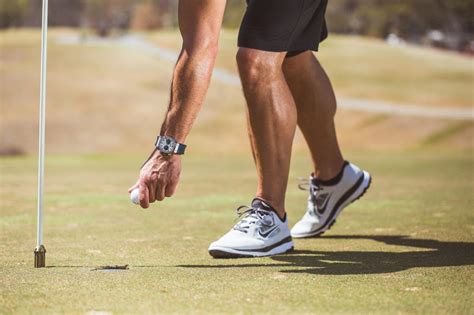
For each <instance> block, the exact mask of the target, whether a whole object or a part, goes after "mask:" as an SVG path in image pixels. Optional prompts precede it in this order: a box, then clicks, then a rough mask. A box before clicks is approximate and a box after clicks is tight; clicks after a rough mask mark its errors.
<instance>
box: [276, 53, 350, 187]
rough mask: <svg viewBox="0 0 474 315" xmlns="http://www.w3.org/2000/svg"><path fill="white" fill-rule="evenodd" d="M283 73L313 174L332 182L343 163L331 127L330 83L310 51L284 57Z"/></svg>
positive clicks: (333, 106) (333, 103)
mask: <svg viewBox="0 0 474 315" xmlns="http://www.w3.org/2000/svg"><path fill="white" fill-rule="evenodd" d="M283 71H284V73H285V78H286V81H287V82H288V85H289V87H290V89H291V92H292V94H293V97H294V100H295V102H296V109H297V112H298V126H299V127H300V129H301V131H302V132H303V135H304V137H305V139H306V142H307V143H308V146H309V149H310V151H311V156H312V158H313V163H314V175H315V176H316V177H317V178H320V179H322V180H327V179H331V178H333V177H334V176H336V175H337V174H338V173H339V171H340V170H341V168H342V165H343V163H344V160H343V157H342V154H341V151H340V149H339V144H338V142H337V136H336V128H335V126H334V115H335V114H336V97H335V95H334V91H333V88H332V85H331V82H330V81H329V78H328V76H327V75H326V73H325V72H324V69H323V68H322V67H321V65H320V63H319V62H318V60H317V59H316V57H315V56H314V55H313V53H312V52H310V51H307V52H304V53H301V54H299V55H296V56H294V57H290V58H286V59H285V61H284V63H283Z"/></svg>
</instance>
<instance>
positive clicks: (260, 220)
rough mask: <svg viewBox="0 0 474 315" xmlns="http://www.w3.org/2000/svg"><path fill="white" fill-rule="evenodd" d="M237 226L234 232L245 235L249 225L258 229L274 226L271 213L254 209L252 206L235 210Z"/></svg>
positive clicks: (243, 206) (244, 206)
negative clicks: (253, 225)
mask: <svg viewBox="0 0 474 315" xmlns="http://www.w3.org/2000/svg"><path fill="white" fill-rule="evenodd" d="M236 212H237V219H236V221H238V223H237V224H235V226H234V230H237V231H240V232H243V233H247V231H248V229H249V228H250V225H252V224H255V225H257V226H258V227H270V226H273V225H274V221H273V216H272V215H271V213H272V211H268V210H263V209H262V208H255V207H252V206H247V205H242V206H240V207H238V208H237V210H236Z"/></svg>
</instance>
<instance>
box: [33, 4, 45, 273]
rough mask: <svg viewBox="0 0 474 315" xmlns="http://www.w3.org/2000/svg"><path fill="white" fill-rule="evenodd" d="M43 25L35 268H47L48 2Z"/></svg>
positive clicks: (43, 12) (43, 14) (43, 11)
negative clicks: (44, 236) (44, 194)
mask: <svg viewBox="0 0 474 315" xmlns="http://www.w3.org/2000/svg"><path fill="white" fill-rule="evenodd" d="M41 21H42V25H41V79H40V80H41V83H40V102H39V106H40V110H39V113H40V115H39V152H38V222H37V225H38V226H37V243H36V249H35V268H41V267H45V258H46V249H45V248H44V246H43V187H44V142H45V141H44V138H45V123H46V117H45V115H46V53H47V47H48V38H47V36H48V0H43V10H42V18H41Z"/></svg>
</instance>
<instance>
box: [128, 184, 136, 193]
mask: <svg viewBox="0 0 474 315" xmlns="http://www.w3.org/2000/svg"><path fill="white" fill-rule="evenodd" d="M135 188H138V182H136V183H135V185H133V186H132V187H130V188H129V189H128V193H129V194H130V193H131V192H132V191H133V190H134V189H135Z"/></svg>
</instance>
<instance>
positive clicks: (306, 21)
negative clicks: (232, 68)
mask: <svg viewBox="0 0 474 315" xmlns="http://www.w3.org/2000/svg"><path fill="white" fill-rule="evenodd" d="M247 4H248V5H247V11H246V12H245V15H244V18H243V20H242V25H241V26H240V32H239V40H238V45H239V47H246V48H254V49H259V50H265V51H275V52H284V51H287V52H289V53H297V52H302V51H307V50H315V51H317V50H318V48H319V43H320V42H322V41H323V40H324V39H325V38H326V37H327V36H328V30H327V27H326V20H325V18H324V16H325V13H326V7H327V4H328V0H247Z"/></svg>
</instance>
